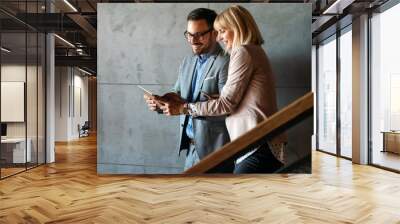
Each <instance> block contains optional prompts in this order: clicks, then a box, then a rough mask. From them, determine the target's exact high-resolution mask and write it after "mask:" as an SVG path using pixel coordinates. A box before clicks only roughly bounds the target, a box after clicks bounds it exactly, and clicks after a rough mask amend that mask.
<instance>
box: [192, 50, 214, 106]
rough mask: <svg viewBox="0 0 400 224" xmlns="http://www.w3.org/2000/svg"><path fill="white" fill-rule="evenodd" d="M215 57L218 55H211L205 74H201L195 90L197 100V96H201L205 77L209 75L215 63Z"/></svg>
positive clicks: (194, 95)
mask: <svg viewBox="0 0 400 224" xmlns="http://www.w3.org/2000/svg"><path fill="white" fill-rule="evenodd" d="M215 58H216V55H211V56H210V58H209V59H208V60H207V64H206V65H205V68H204V70H203V74H201V76H200V79H199V82H198V83H197V85H196V88H195V90H194V94H193V99H194V100H196V99H197V97H199V94H200V90H201V87H202V86H203V82H204V79H205V78H206V77H207V74H208V72H209V71H210V69H211V66H212V65H213V64H214V61H215Z"/></svg>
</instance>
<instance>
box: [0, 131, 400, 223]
mask: <svg viewBox="0 0 400 224" xmlns="http://www.w3.org/2000/svg"><path fill="white" fill-rule="evenodd" d="M56 157H57V162H56V163H55V164H50V165H46V166H42V167H39V168H36V169H33V170H30V171H28V172H26V173H22V174H19V175H17V176H14V177H10V178H8V179H5V180H2V181H0V223H12V224H13V223H172V224H175V223H218V224H225V223H307V224H308V223H371V224H381V223H382V224H386V223H400V175H399V174H395V173H391V172H387V171H384V170H380V169H377V168H374V167H369V166H359V165H352V164H351V162H350V161H347V160H343V159H338V158H335V157H333V156H330V155H326V154H323V153H319V152H314V154H313V174H312V175H299V174H293V175H251V176H235V177H233V176H208V177H204V176H202V177H179V176H97V174H96V140H95V138H94V137H90V138H85V139H83V140H81V141H76V142H70V143H68V144H57V153H56Z"/></svg>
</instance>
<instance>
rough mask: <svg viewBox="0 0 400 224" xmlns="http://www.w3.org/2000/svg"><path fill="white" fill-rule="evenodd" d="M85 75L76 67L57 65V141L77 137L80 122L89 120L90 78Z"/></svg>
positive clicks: (81, 123)
mask: <svg viewBox="0 0 400 224" xmlns="http://www.w3.org/2000/svg"><path fill="white" fill-rule="evenodd" d="M83 75H84V74H83V73H82V72H80V71H79V70H77V69H76V68H72V67H56V83H55V86H56V90H55V120H56V128H55V129H56V130H55V140H56V141H69V140H73V139H77V138H78V137H79V135H78V134H79V133H78V124H80V125H83V124H84V122H85V121H87V120H88V78H87V77H86V76H83ZM79 95H80V97H79ZM79 100H80V101H81V102H80V103H79ZM79 105H81V112H80V110H79Z"/></svg>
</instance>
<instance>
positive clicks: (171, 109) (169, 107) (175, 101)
mask: <svg viewBox="0 0 400 224" xmlns="http://www.w3.org/2000/svg"><path fill="white" fill-rule="evenodd" d="M156 100H157V101H158V102H160V103H162V105H161V106H160V108H161V109H162V110H163V112H164V114H165V115H168V116H173V115H180V114H181V112H182V111H183V106H184V104H185V103H186V102H185V101H184V100H183V99H182V98H181V97H180V96H179V95H178V94H177V93H173V92H171V93H167V94H165V95H164V96H161V97H156Z"/></svg>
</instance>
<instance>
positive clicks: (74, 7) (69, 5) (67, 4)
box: [64, 0, 78, 12]
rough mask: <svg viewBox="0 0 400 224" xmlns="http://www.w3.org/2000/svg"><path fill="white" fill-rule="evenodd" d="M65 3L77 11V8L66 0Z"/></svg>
mask: <svg viewBox="0 0 400 224" xmlns="http://www.w3.org/2000/svg"><path fill="white" fill-rule="evenodd" d="M64 2H65V4H67V5H68V6H69V7H70V8H71V9H72V10H74V12H78V10H77V9H76V8H75V7H74V6H73V5H72V4H71V3H69V1H68V0H64Z"/></svg>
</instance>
